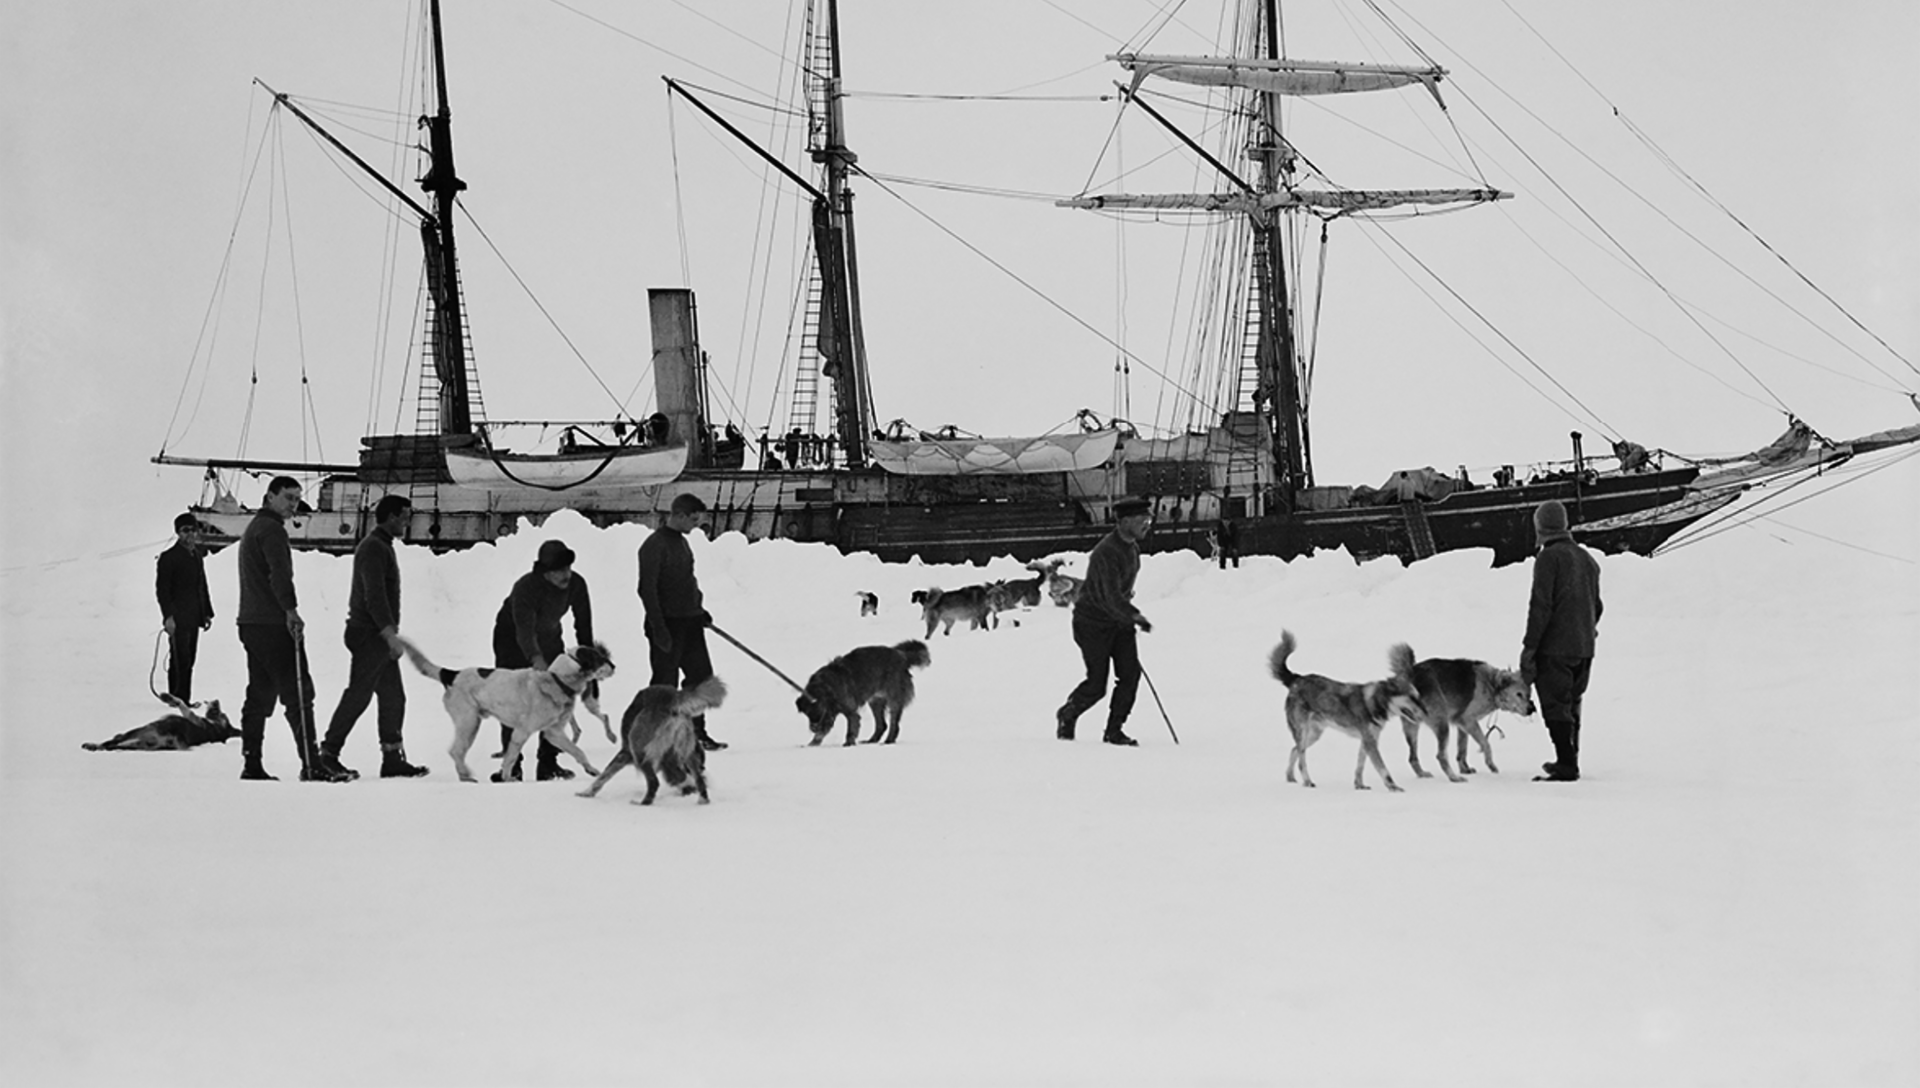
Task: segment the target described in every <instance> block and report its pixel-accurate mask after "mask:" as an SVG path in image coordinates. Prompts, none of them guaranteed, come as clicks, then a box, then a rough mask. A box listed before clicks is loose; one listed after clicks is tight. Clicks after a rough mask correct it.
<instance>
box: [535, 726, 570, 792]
mask: <svg viewBox="0 0 1920 1088" xmlns="http://www.w3.org/2000/svg"><path fill="white" fill-rule="evenodd" d="M533 768H534V769H533V776H534V778H535V779H537V780H538V781H541V782H551V781H554V780H556V779H559V780H565V779H568V778H572V777H573V772H572V771H569V770H567V769H566V768H565V767H562V766H561V765H560V749H558V748H555V747H554V746H553V745H552V744H551V743H550V742H548V740H547V738H545V737H541V738H540V756H539V758H538V759H537V760H535V762H534V765H533Z"/></svg>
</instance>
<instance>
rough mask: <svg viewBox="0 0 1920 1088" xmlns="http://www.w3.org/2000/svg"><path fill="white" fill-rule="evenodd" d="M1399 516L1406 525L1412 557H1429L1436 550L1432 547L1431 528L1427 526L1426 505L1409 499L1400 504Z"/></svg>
mask: <svg viewBox="0 0 1920 1088" xmlns="http://www.w3.org/2000/svg"><path fill="white" fill-rule="evenodd" d="M1400 516H1401V517H1402V518H1404V519H1405V520H1406V523H1407V541H1408V543H1410V544H1412V545H1413V557H1414V558H1415V559H1426V558H1429V557H1431V556H1432V555H1433V554H1434V552H1435V550H1436V549H1435V548H1434V546H1433V526H1431V525H1429V524H1427V504H1426V503H1423V502H1421V501H1420V500H1419V499H1409V500H1408V501H1406V502H1403V503H1401V504H1400Z"/></svg>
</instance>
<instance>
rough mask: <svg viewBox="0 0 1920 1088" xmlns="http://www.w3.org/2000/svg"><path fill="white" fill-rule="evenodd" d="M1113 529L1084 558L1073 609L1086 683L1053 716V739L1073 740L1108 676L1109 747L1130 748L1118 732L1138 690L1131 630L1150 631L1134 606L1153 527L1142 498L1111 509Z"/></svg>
mask: <svg viewBox="0 0 1920 1088" xmlns="http://www.w3.org/2000/svg"><path fill="white" fill-rule="evenodd" d="M1113 516H1114V520H1115V525H1114V529H1113V532H1111V533H1108V534H1107V536H1106V539H1104V540H1102V541H1100V543H1099V544H1097V545H1095V546H1094V549H1093V554H1092V555H1090V556H1089V557H1088V558H1087V580H1086V584H1084V585H1082V586H1081V587H1080V596H1079V598H1078V599H1077V600H1076V601H1074V604H1073V641H1074V642H1075V643H1076V644H1078V645H1079V647H1080V657H1081V659H1082V660H1083V661H1085V662H1086V666H1087V678H1086V679H1085V680H1082V681H1080V686H1078V687H1076V688H1074V689H1073V691H1072V693H1071V694H1069V695H1068V696H1067V702H1066V705H1064V706H1062V707H1061V708H1060V709H1059V710H1058V711H1057V712H1055V714H1054V736H1056V737H1058V738H1060V739H1061V740H1072V739H1073V726H1074V723H1075V722H1076V721H1078V720H1079V718H1080V715H1082V714H1084V713H1086V712H1087V710H1088V709H1089V708H1091V707H1092V706H1093V704H1095V703H1097V702H1099V701H1100V697H1101V696H1102V695H1105V694H1106V693H1107V671H1108V669H1109V668H1111V669H1112V671H1113V698H1112V700H1111V701H1109V702H1108V703H1107V731H1106V733H1105V734H1104V735H1103V736H1102V737H1101V738H1100V739H1101V740H1103V741H1105V742H1107V743H1108V744H1117V745H1120V746H1121V747H1124V748H1132V747H1134V746H1136V745H1138V744H1139V743H1140V742H1139V741H1137V740H1134V739H1133V738H1132V737H1129V736H1127V734H1126V732H1125V731H1124V730H1122V729H1121V727H1122V726H1124V725H1125V724H1126V723H1127V715H1129V714H1131V713H1133V699H1134V696H1135V695H1136V694H1137V693H1138V692H1139V690H1140V645H1139V641H1138V639H1137V637H1136V635H1135V632H1136V631H1151V630H1153V625H1152V624H1151V623H1148V622H1147V617H1145V616H1143V615H1141V614H1140V610H1139V609H1137V608H1135V607H1133V580H1134V579H1135V578H1136V577H1138V576H1139V574H1140V541H1141V540H1142V539H1143V538H1144V537H1145V536H1146V535H1147V533H1148V531H1149V530H1151V529H1152V527H1153V507H1152V506H1150V505H1148V503H1147V501H1146V500H1145V499H1122V500H1121V501H1119V502H1116V503H1114V504H1113Z"/></svg>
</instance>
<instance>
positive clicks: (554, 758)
mask: <svg viewBox="0 0 1920 1088" xmlns="http://www.w3.org/2000/svg"><path fill="white" fill-rule="evenodd" d="M573 559H574V556H573V549H572V548H569V547H567V546H566V545H565V544H563V543H561V542H560V541H558V540H548V541H545V542H543V543H542V544H541V545H540V552H539V556H538V557H537V558H536V559H535V560H534V563H533V569H532V570H530V571H528V572H527V573H525V574H522V575H521V576H520V578H519V580H518V581H516V582H514V583H513V590H512V591H511V592H509V593H508V594H507V599H506V600H504V601H502V602H500V612H499V614H498V615H496V616H494V618H493V665H494V667H495V668H498V669H525V668H535V669H545V668H546V667H547V666H548V665H550V664H552V663H553V661H554V659H555V658H558V657H559V656H560V655H561V654H562V653H564V652H566V648H567V647H566V642H565V639H564V638H563V636H562V635H561V633H560V621H561V619H563V618H564V617H565V616H566V615H567V613H568V612H572V613H573V634H574V638H575V639H576V640H577V641H578V642H579V644H580V645H582V646H591V645H593V599H592V597H591V596H590V595H589V594H588V593H587V580H586V579H585V578H583V577H581V576H580V575H578V574H575V573H574V570H573ZM512 742H513V729H512V728H511V727H509V726H506V725H502V726H501V727H500V749H501V751H502V752H504V751H506V749H507V746H508V745H510V744H511V743H512ZM500 774H501V772H499V771H495V772H493V776H492V777H493V781H495V782H500V781H505V780H514V781H518V780H519V779H520V778H521V776H522V770H521V767H520V761H517V760H516V761H515V762H514V765H513V768H512V769H511V770H509V771H507V772H506V775H507V779H502V778H501V777H500ZM534 774H535V776H536V777H537V778H538V779H539V780H540V781H542V782H545V781H547V780H548V779H552V778H572V777H573V772H572V771H569V770H567V769H566V768H565V767H562V766H560V749H559V748H556V747H555V746H554V743H553V742H552V741H550V740H548V739H547V737H546V734H544V733H542V734H541V736H540V747H539V754H538V755H537V756H536V757H535V769H534Z"/></svg>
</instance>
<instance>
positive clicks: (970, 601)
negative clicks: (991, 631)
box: [913, 586, 993, 638]
mask: <svg viewBox="0 0 1920 1088" xmlns="http://www.w3.org/2000/svg"><path fill="white" fill-rule="evenodd" d="M913 603H914V604H917V605H919V606H920V616H921V618H922V619H924V620H926V621H927V633H926V635H925V636H924V637H926V638H932V637H933V629H934V628H936V627H939V626H940V625H941V624H946V628H945V630H944V631H943V632H942V633H943V634H948V635H951V634H953V625H954V623H955V622H957V621H959V620H966V621H967V624H968V626H967V629H968V630H970V631H973V630H979V629H980V628H982V627H985V626H987V625H988V623H989V622H990V621H991V620H992V619H993V604H992V603H991V602H990V601H988V600H987V587H986V586H964V587H962V588H960V589H941V588H939V587H938V586H935V587H933V588H931V589H916V590H914V591H913Z"/></svg>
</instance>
